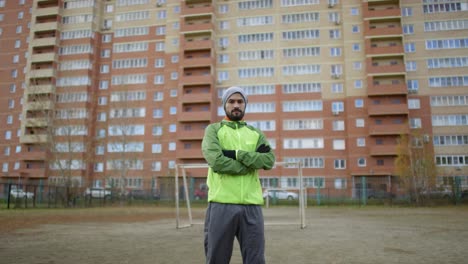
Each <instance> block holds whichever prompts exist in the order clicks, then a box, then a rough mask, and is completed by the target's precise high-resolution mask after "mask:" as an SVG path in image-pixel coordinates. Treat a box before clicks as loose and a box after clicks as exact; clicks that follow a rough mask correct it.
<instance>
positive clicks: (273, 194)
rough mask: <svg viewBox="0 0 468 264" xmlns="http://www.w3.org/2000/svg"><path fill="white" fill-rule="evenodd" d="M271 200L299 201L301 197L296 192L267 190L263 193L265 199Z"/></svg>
mask: <svg viewBox="0 0 468 264" xmlns="http://www.w3.org/2000/svg"><path fill="white" fill-rule="evenodd" d="M267 197H268V198H269V199H273V198H276V199H280V200H297V199H298V198H299V195H298V194H297V193H295V192H289V191H285V190H265V191H264V192H263V198H264V199H266V198H267Z"/></svg>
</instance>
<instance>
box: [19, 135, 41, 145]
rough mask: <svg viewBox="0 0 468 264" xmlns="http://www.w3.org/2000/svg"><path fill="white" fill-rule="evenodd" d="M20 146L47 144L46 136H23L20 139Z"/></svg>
mask: <svg viewBox="0 0 468 264" xmlns="http://www.w3.org/2000/svg"><path fill="white" fill-rule="evenodd" d="M20 143H21V144H35V143H47V135H45V134H43V135H23V136H21V137H20Z"/></svg>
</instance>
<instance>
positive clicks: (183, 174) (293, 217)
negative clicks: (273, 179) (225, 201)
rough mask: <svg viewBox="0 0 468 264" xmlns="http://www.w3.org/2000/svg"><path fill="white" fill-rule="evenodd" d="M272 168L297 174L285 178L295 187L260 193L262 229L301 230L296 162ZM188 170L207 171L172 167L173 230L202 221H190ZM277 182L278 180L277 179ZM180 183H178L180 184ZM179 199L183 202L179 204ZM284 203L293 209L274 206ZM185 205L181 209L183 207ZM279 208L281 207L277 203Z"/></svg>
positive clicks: (302, 201)
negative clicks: (263, 221)
mask: <svg viewBox="0 0 468 264" xmlns="http://www.w3.org/2000/svg"><path fill="white" fill-rule="evenodd" d="M275 167H284V168H288V169H292V170H295V171H297V173H295V174H294V175H293V176H288V177H287V178H288V179H289V180H293V181H294V182H296V183H297V184H295V186H297V187H282V184H281V183H280V184H279V186H276V187H267V188H265V189H264V192H263V196H264V198H265V206H264V209H263V213H264V219H265V225H299V227H300V228H301V229H303V228H305V227H306V217H305V208H306V201H307V193H306V188H305V187H304V181H303V176H302V166H301V163H300V162H275ZM190 169H208V164H176V167H175V201H176V202H175V205H176V228H186V227H191V226H193V225H194V224H203V223H204V218H200V217H198V218H196V219H194V216H193V210H192V206H191V197H190V196H191V195H190V191H189V187H188V186H189V184H188V183H189V182H188V179H187V171H188V170H190ZM279 179H280V181H281V177H280V178H279ZM180 181H182V182H180ZM181 198H182V199H183V201H181ZM283 199H285V200H286V201H287V200H289V201H287V203H288V204H292V205H298V208H296V207H295V206H277V202H278V201H282V200H283ZM184 204H185V205H184ZM279 204H280V205H281V203H279Z"/></svg>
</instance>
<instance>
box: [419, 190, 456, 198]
mask: <svg viewBox="0 0 468 264" xmlns="http://www.w3.org/2000/svg"><path fill="white" fill-rule="evenodd" d="M421 194H422V195H424V196H427V197H428V198H445V199H447V198H451V197H452V196H453V192H452V190H451V189H450V188H449V187H438V188H435V189H433V190H428V191H423V192H422V193H421Z"/></svg>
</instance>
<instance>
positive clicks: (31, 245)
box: [0, 206, 468, 264]
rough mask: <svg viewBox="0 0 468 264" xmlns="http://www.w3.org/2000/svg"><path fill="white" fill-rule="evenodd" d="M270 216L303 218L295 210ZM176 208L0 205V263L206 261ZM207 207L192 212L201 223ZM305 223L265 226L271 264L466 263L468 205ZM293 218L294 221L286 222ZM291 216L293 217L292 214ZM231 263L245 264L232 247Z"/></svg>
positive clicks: (317, 212)
mask: <svg viewBox="0 0 468 264" xmlns="http://www.w3.org/2000/svg"><path fill="white" fill-rule="evenodd" d="M264 214H265V219H266V220H265V221H266V222H267V223H271V222H273V221H283V220H295V221H297V220H298V217H297V214H298V210H297V208H282V209H281V208H271V209H265V210H264ZM174 215H175V210H174V209H173V208H160V207H147V208H95V209H73V210H72V209H69V210H62V209H60V210H54V209H50V210H34V209H29V210H18V209H16V210H0V263H2V264H3V263H5V264H7V263H8V264H26V263H27V264H55V263H57V264H58V263H60V264H62V263H64V264H75V263H76V264H77V263H96V264H108V263H118V264H120V263H132V264H136V263H138V264H145V263H157V264H160V263H168V264H169V263H170V264H175V263H189V264H191V263H204V255H203V227H202V226H201V225H199V224H196V225H194V226H193V227H191V228H184V229H176V228H175V219H174ZM203 215H204V209H197V210H195V212H194V218H195V221H196V222H201V219H202V217H203ZM306 215H307V227H306V228H305V229H300V228H299V225H298V224H290V225H269V224H268V225H267V226H266V227H265V232H266V239H267V241H266V258H267V263H269V264H276V263H278V264H280V263H281V264H283V263H291V264H301V263H346V264H348V263H359V264H363V263H411V264H415V263H425V264H427V263H466V261H467V259H468V250H467V245H468V207H466V206H463V207H450V208H417V209H414V208H391V207H373V206H367V207H364V208H358V207H322V208H318V207H310V208H308V209H307V213H306ZM288 217H290V218H289V219H287V218H288ZM291 217H292V218H291ZM231 263H233V264H236V263H241V258H240V253H239V249H238V247H235V249H234V252H233V257H232V261H231Z"/></svg>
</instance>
